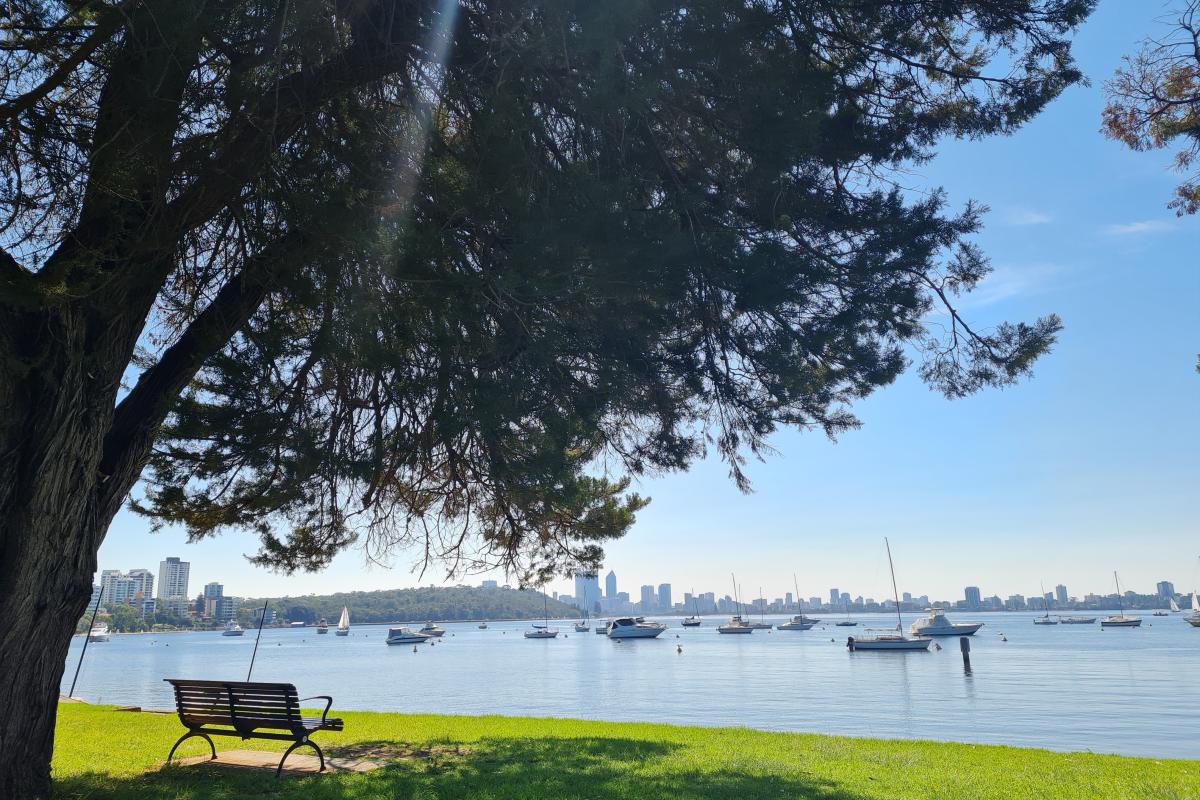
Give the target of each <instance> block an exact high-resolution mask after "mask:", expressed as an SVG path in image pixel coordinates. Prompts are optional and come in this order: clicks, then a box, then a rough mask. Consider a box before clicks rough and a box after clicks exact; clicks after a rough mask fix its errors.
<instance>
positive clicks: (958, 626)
mask: <svg viewBox="0 0 1200 800" xmlns="http://www.w3.org/2000/svg"><path fill="white" fill-rule="evenodd" d="M925 611H926V615H925V616H924V617H921V618H920V619H919V620H917V621H916V622H914V623H913V624H912V625H909V626H908V632H909V633H911V634H913V635H914V636H970V635H972V634H973V633H975V631H977V630H979V629H980V628H982V627H983V623H982V622H951V621H950V619H949V618H948V617H947V616H946V612H945V610H943V609H940V608H927V609H925Z"/></svg>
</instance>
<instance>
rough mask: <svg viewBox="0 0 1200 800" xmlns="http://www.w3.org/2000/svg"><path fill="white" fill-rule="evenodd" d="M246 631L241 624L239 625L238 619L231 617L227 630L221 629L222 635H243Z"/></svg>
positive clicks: (226, 624) (226, 626) (226, 625)
mask: <svg viewBox="0 0 1200 800" xmlns="http://www.w3.org/2000/svg"><path fill="white" fill-rule="evenodd" d="M244 633H245V631H244V630H242V626H241V625H238V621H237V620H236V619H231V620H229V621H228V622H226V623H225V630H223V631H221V635H222V636H241V635H242V634H244Z"/></svg>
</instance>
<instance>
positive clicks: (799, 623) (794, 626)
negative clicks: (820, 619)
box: [775, 614, 817, 631]
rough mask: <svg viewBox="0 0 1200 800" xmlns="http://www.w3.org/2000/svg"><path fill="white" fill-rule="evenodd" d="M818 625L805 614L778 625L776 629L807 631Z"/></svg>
mask: <svg viewBox="0 0 1200 800" xmlns="http://www.w3.org/2000/svg"><path fill="white" fill-rule="evenodd" d="M816 624H817V623H816V622H814V621H813V620H811V619H809V618H808V617H806V616H804V615H803V614H797V615H795V616H794V617H792V618H791V619H789V620H788V621H787V622H784V623H781V624H779V625H776V626H775V627H776V628H778V629H779V630H781V631H806V630H808V629H809V628H811V627H812V626H813V625H816Z"/></svg>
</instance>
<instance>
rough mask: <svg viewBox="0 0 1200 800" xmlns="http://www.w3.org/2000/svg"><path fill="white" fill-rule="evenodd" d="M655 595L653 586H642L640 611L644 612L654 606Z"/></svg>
mask: <svg viewBox="0 0 1200 800" xmlns="http://www.w3.org/2000/svg"><path fill="white" fill-rule="evenodd" d="M654 603H655V597H654V587H653V586H650V585H646V586H643V587H642V609H641V610H642V611H643V612H646V611H649V610H650V609H652V608H654Z"/></svg>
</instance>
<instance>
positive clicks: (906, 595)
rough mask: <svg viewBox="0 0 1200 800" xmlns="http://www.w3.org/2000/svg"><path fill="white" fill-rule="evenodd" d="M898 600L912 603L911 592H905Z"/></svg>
mask: <svg viewBox="0 0 1200 800" xmlns="http://www.w3.org/2000/svg"><path fill="white" fill-rule="evenodd" d="M900 599H902V600H903V601H904V602H906V603H911V602H912V592H905V593H904V594H902V595H900Z"/></svg>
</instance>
